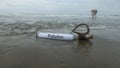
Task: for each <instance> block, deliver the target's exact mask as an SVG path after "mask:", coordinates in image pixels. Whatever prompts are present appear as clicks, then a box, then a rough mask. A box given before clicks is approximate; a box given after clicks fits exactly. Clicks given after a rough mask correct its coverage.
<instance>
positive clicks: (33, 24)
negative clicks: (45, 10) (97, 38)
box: [0, 14, 120, 36]
mask: <svg viewBox="0 0 120 68" xmlns="http://www.w3.org/2000/svg"><path fill="white" fill-rule="evenodd" d="M81 23H86V24H88V25H89V26H90V29H91V30H96V29H97V30H98V29H99V30H101V29H120V16H119V15H110V16H97V18H96V19H92V18H91V16H89V15H45V14H0V36H3V35H4V36H5V35H19V34H27V33H35V32H37V31H39V30H46V29H60V30H62V29H64V30H71V29H73V28H74V27H75V26H76V25H78V24H81Z"/></svg>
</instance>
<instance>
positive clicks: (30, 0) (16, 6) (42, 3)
mask: <svg viewBox="0 0 120 68" xmlns="http://www.w3.org/2000/svg"><path fill="white" fill-rule="evenodd" d="M94 8H96V9H98V11H99V13H100V14H118V13H120V9H119V8H120V0H0V13H51V14H52V13H63V14H88V13H90V10H91V9H94Z"/></svg>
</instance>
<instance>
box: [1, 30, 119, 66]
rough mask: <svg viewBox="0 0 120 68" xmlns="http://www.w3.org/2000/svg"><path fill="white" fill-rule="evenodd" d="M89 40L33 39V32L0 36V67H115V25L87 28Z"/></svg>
mask: <svg viewBox="0 0 120 68" xmlns="http://www.w3.org/2000/svg"><path fill="white" fill-rule="evenodd" d="M91 33H92V34H93V35H94V38H93V39H92V40H89V41H78V40H74V41H57V40H48V39H41V38H39V39H36V38H35V34H23V35H14V36H1V37H0V68H119V67H120V65H119V63H120V58H119V57H120V53H119V51H120V45H119V44H120V40H119V38H120V36H119V33H120V31H119V32H118V30H117V29H105V30H91Z"/></svg>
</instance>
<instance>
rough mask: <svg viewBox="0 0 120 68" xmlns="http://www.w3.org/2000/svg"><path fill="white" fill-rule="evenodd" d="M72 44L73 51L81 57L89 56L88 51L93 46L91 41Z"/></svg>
mask: <svg viewBox="0 0 120 68" xmlns="http://www.w3.org/2000/svg"><path fill="white" fill-rule="evenodd" d="M74 44H75V45H74V46H73V50H74V51H75V52H76V53H80V54H81V55H83V56H88V55H89V54H90V50H91V48H92V45H93V43H92V41H90V40H79V41H76V42H74Z"/></svg>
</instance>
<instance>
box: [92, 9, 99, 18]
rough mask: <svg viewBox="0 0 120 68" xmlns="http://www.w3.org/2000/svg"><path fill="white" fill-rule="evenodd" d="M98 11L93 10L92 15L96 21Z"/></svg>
mask: <svg viewBox="0 0 120 68" xmlns="http://www.w3.org/2000/svg"><path fill="white" fill-rule="evenodd" d="M97 12H98V11H97V9H92V10H91V14H92V18H93V19H94V18H96V14H97Z"/></svg>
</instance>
